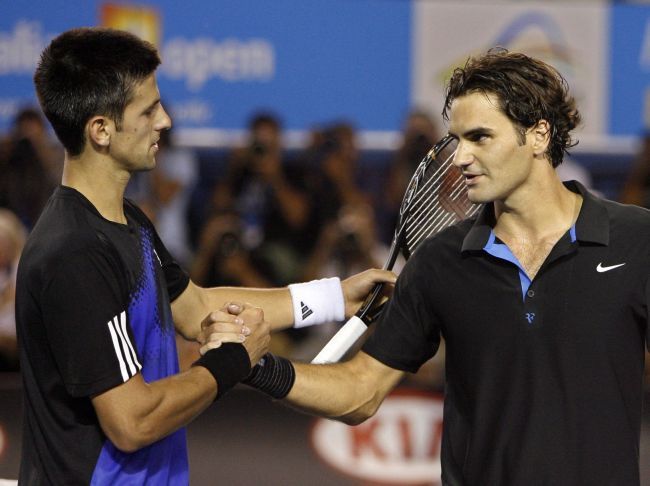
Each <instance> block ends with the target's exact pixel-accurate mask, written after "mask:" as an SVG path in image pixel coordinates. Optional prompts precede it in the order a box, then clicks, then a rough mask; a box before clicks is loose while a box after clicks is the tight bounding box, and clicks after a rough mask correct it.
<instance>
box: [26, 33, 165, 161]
mask: <svg viewBox="0 0 650 486" xmlns="http://www.w3.org/2000/svg"><path fill="white" fill-rule="evenodd" d="M159 64H160V58H159V57H158V52H157V51H156V48H155V47H154V46H153V45H151V44H150V43H148V42H146V41H143V40H141V39H139V38H138V37H136V36H135V35H133V34H129V33H128V32H123V31H119V30H113V29H107V28H101V27H90V28H88V27H85V28H78V29H72V30H69V31H67V32H64V33H63V34H61V35H59V36H58V37H56V38H54V40H52V42H51V43H50V45H48V46H47V47H46V48H45V50H44V51H43V53H42V54H41V59H40V62H39V63H38V67H37V68H36V72H35V73H34V84H35V85H36V94H37V95H38V100H39V102H40V104H41V108H42V109H43V113H45V116H46V117H47V119H48V120H49V121H50V123H51V124H52V128H54V132H55V133H56V135H57V137H58V138H59V140H60V141H61V143H62V144H63V146H64V147H65V149H66V151H67V152H68V153H69V154H70V155H71V156H76V155H79V154H80V153H81V152H82V150H83V148H84V144H85V143H86V140H85V136H84V126H85V124H86V122H87V121H88V120H89V119H90V118H92V117H93V116H95V115H105V116H107V117H109V118H111V119H112V120H113V121H114V122H115V124H116V126H117V128H118V129H121V124H122V116H123V114H124V108H125V107H126V105H128V104H129V102H130V101H131V100H132V99H133V95H134V92H135V87H136V85H137V84H138V83H140V82H142V81H143V80H144V79H145V78H146V77H148V76H149V75H151V74H153V72H154V71H155V70H156V68H157V67H158V65H159Z"/></svg>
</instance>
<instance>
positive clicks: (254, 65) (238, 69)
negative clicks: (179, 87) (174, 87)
mask: <svg viewBox="0 0 650 486" xmlns="http://www.w3.org/2000/svg"><path fill="white" fill-rule="evenodd" d="M161 52H162V59H163V64H162V66H161V74H162V75H164V76H167V77H169V78H171V79H181V80H184V81H185V85H186V86H187V88H188V89H189V90H190V91H199V90H200V89H202V88H203V86H204V85H205V83H207V82H208V81H209V80H210V79H213V78H219V79H222V80H223V81H226V82H237V81H258V82H260V81H261V82H264V81H268V80H270V79H271V78H273V76H274V75H275V50H274V48H273V45H272V44H271V43H270V42H268V41H266V40H264V39H250V40H248V41H241V40H237V39H225V40H223V41H221V42H216V41H214V40H213V39H209V38H205V37H203V38H197V39H194V40H189V39H185V38H182V37H175V38H173V39H171V40H170V41H169V42H167V43H166V44H165V45H164V46H163V48H162V50H161Z"/></svg>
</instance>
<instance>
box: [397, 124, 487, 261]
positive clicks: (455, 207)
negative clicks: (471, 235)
mask: <svg viewBox="0 0 650 486" xmlns="http://www.w3.org/2000/svg"><path fill="white" fill-rule="evenodd" d="M457 145H458V141H457V139H456V138H454V137H452V136H451V135H446V136H445V137H443V138H442V139H441V140H440V141H439V142H438V143H436V144H435V145H434V146H433V148H432V149H431V150H430V151H429V153H428V154H427V155H426V156H425V157H424V159H423V160H422V161H421V162H420V164H419V165H418V167H417V169H416V170H415V173H414V174H413V177H412V179H411V182H410V183H409V186H408V189H407V191H406V194H405V195H404V200H403V201H402V207H401V208H400V218H399V222H398V228H397V231H396V235H397V234H398V233H399V246H400V249H401V251H402V253H403V254H404V256H405V258H407V259H408V258H409V257H410V256H411V254H412V253H413V252H414V251H415V249H416V248H417V247H418V246H419V245H420V243H422V242H423V241H424V240H425V239H427V238H429V237H430V236H432V235H434V234H436V233H438V232H440V231H442V230H443V229H445V228H447V227H449V226H452V225H454V224H456V223H458V222H459V221H462V220H463V219H465V218H468V217H471V216H473V215H474V214H475V213H476V212H477V211H478V210H479V208H480V205H475V204H473V203H472V202H471V201H470V200H469V198H468V197H467V187H466V185H465V179H464V177H463V175H462V174H461V171H460V170H459V169H458V168H457V167H456V166H454V164H453V158H454V155H455V153H456V148H457Z"/></svg>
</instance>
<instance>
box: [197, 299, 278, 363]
mask: <svg viewBox="0 0 650 486" xmlns="http://www.w3.org/2000/svg"><path fill="white" fill-rule="evenodd" d="M270 332H271V327H270V325H269V323H268V322H267V321H265V320H264V312H263V311H262V309H260V308H259V307H254V306H252V305H251V304H240V303H230V304H226V305H225V306H224V307H223V308H222V309H220V310H219V311H215V312H212V313H210V314H209V315H208V316H207V317H206V318H205V319H204V320H203V322H202V323H201V333H200V335H199V338H198V341H199V342H200V343H201V344H202V347H201V350H200V351H201V354H205V353H206V352H207V351H209V350H210V349H214V348H218V347H219V346H221V344H222V343H225V342H240V343H242V344H243V345H244V347H245V348H246V351H247V352H248V356H249V358H250V360H251V364H252V365H254V364H255V363H257V362H258V361H259V360H260V358H261V357H262V356H264V355H265V354H266V352H267V351H268V347H269V343H270V341H271V335H270Z"/></svg>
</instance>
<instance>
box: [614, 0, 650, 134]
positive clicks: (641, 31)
mask: <svg viewBox="0 0 650 486" xmlns="http://www.w3.org/2000/svg"><path fill="white" fill-rule="evenodd" d="M610 18H611V29H610V30H611V32H610V36H611V41H610V69H609V72H610V93H611V96H610V113H609V123H610V125H609V132H610V133H611V134H612V135H631V136H636V135H639V134H640V133H642V132H643V131H646V130H648V128H650V124H649V121H650V120H649V118H648V117H649V113H648V110H649V109H650V105H649V102H650V8H649V7H648V6H640V5H614V6H613V7H612V12H611V17H610Z"/></svg>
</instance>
